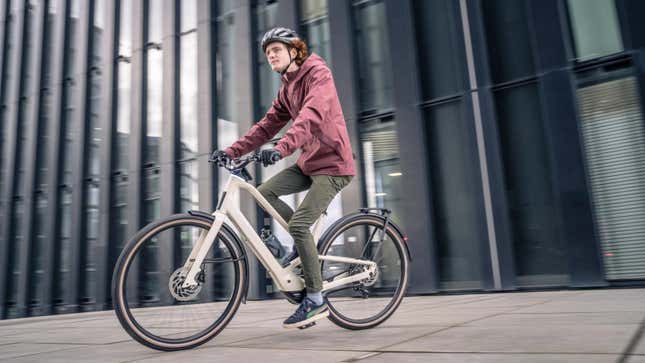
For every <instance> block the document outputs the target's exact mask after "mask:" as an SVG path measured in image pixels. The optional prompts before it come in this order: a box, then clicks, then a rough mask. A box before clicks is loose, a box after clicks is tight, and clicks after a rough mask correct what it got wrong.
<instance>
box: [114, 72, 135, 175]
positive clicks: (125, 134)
mask: <svg viewBox="0 0 645 363" xmlns="http://www.w3.org/2000/svg"><path fill="white" fill-rule="evenodd" d="M130 69H131V65H130V63H126V62H119V63H118V74H119V81H118V82H119V83H118V92H119V93H118V102H117V122H116V134H115V137H116V140H115V144H116V150H115V151H116V154H115V158H116V163H115V165H116V169H117V170H121V171H124V172H127V170H128V141H129V138H130V116H131V111H130V110H131V104H130V102H131V85H130V82H131V77H130Z"/></svg>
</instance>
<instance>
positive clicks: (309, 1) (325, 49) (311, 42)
mask: <svg viewBox="0 0 645 363" xmlns="http://www.w3.org/2000/svg"><path fill="white" fill-rule="evenodd" d="M300 17H301V18H302V20H303V22H302V25H301V27H302V33H303V34H302V36H303V37H304V38H305V39H306V41H307V46H308V47H309V52H310V53H312V52H315V53H317V54H318V55H320V56H321V57H322V58H323V59H325V61H327V64H328V65H330V66H331V57H330V53H331V52H330V49H329V48H330V44H329V19H328V17H327V0H306V1H302V2H301V7H300Z"/></svg>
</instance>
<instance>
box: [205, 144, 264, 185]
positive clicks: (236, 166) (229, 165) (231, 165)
mask: <svg viewBox="0 0 645 363" xmlns="http://www.w3.org/2000/svg"><path fill="white" fill-rule="evenodd" d="M260 160H261V159H260V151H259V150H256V151H254V152H253V153H251V154H249V155H246V156H242V157H239V158H235V159H228V160H226V161H222V160H217V159H212V158H209V159H208V162H209V163H217V166H219V167H220V168H224V169H226V170H228V171H230V172H231V174H233V175H237V176H239V177H241V178H243V179H244V180H246V181H247V182H248V181H251V180H253V178H252V177H251V174H250V173H249V172H248V170H246V166H247V165H249V164H250V163H253V162H258V161H260Z"/></svg>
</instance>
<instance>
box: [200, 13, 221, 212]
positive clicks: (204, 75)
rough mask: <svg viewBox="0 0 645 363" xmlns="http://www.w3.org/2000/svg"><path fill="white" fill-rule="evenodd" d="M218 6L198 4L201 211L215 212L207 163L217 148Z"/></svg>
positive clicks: (214, 192) (212, 179) (212, 175)
mask: <svg viewBox="0 0 645 363" xmlns="http://www.w3.org/2000/svg"><path fill="white" fill-rule="evenodd" d="M215 11H216V7H215V4H213V3H212V2H210V1H200V2H198V3H197V49H198V53H197V68H198V73H199V80H198V84H197V94H198V97H199V100H198V102H197V107H198V110H197V123H198V127H197V129H198V130H199V134H198V140H197V145H198V154H199V155H206V156H202V157H199V159H198V170H199V174H198V175H199V208H200V209H201V210H204V211H208V212H210V211H212V210H213V209H214V208H215V198H216V196H217V183H216V182H215V180H216V178H215V166H214V165H212V164H210V163H209V162H208V155H210V153H211V152H212V151H213V150H214V149H215V148H216V147H217V146H216V145H217V111H216V108H217V96H216V94H215V93H216V92H215V85H216V83H215V80H216V73H215V72H216V69H215V59H214V58H215V49H216V40H217V33H216V27H215V24H216V18H215V17H216V15H215Z"/></svg>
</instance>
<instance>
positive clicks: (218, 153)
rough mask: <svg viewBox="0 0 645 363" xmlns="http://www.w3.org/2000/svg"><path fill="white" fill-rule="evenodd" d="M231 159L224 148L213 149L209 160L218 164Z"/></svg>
mask: <svg viewBox="0 0 645 363" xmlns="http://www.w3.org/2000/svg"><path fill="white" fill-rule="evenodd" d="M230 160H231V157H230V156H228V154H227V153H226V152H225V151H224V150H215V151H213V153H212V154H211V157H210V159H209V161H212V162H216V163H218V164H226V163H228V162H229V161H230Z"/></svg>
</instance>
